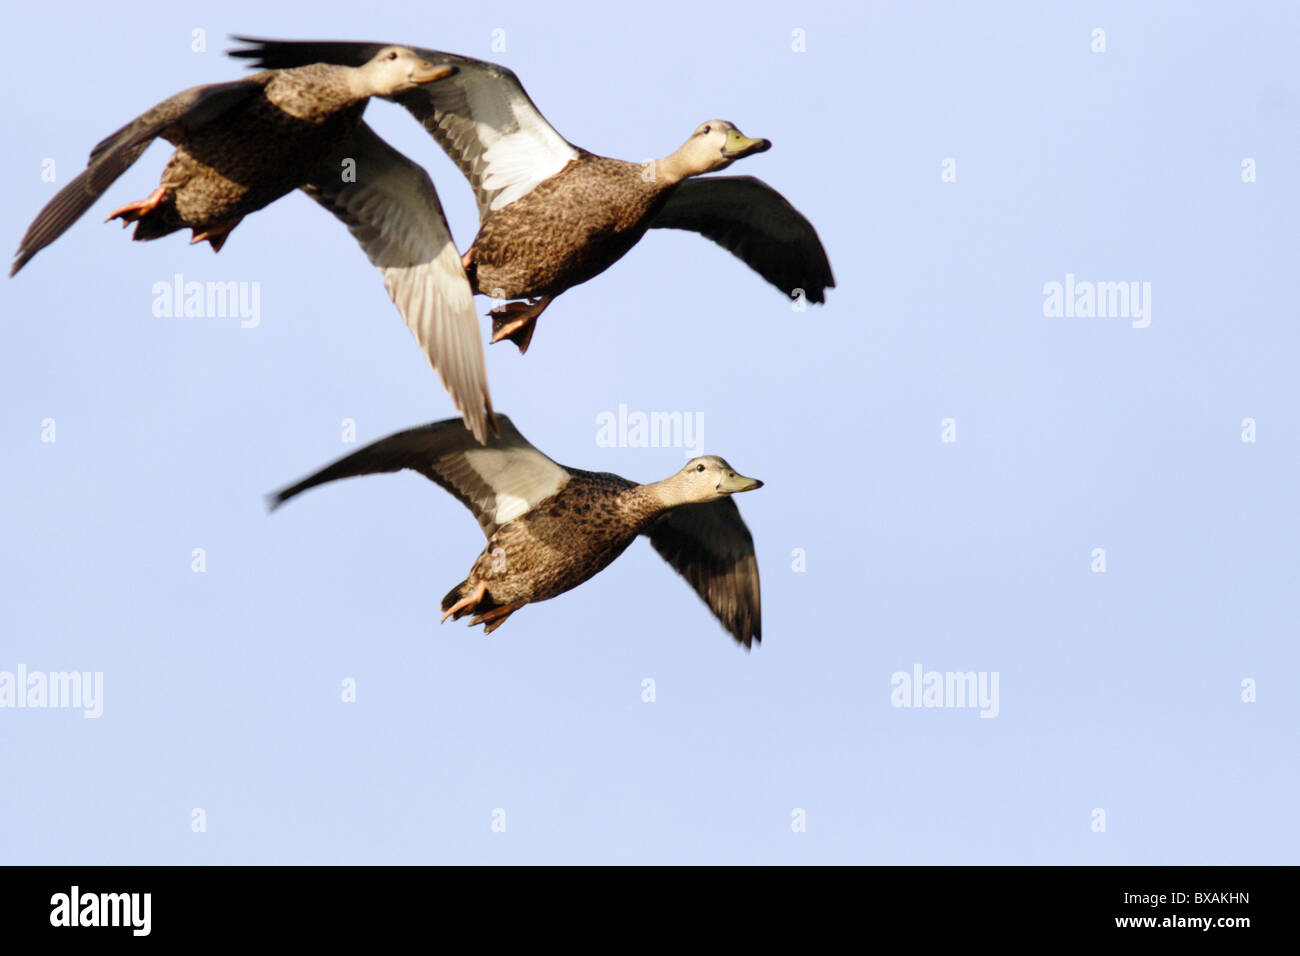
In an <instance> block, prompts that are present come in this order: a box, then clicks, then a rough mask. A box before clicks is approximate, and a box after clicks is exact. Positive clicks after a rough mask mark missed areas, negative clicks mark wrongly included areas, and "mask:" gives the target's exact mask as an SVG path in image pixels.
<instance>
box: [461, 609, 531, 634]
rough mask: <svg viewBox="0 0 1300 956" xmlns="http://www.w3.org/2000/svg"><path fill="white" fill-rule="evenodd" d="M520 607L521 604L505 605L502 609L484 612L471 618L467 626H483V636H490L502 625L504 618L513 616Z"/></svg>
mask: <svg viewBox="0 0 1300 956" xmlns="http://www.w3.org/2000/svg"><path fill="white" fill-rule="evenodd" d="M521 607H523V604H507V605H505V606H504V607H497V608H493V609H492V610H490V611H484V612H483V613H482V614H479V615H477V616H476V617H474V618H472V619H471V620H470V622H469V626H470V627H473V626H474V625H475V624H483V625H485V626H484V628H483V636H484V637H487V635H489V634H491V633H492V632H493V631H495V630H496V629H497V628H498V627H500V626H501V625H502V624H504V623H505V622H506V618H508V617H509V616H510V615H511V614H514V613H515V611H517V610H519V609H520V608H521Z"/></svg>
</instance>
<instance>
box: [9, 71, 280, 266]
mask: <svg viewBox="0 0 1300 956" xmlns="http://www.w3.org/2000/svg"><path fill="white" fill-rule="evenodd" d="M270 76H271V74H269V73H262V74H257V75H255V76H250V77H246V78H245V79H242V80H237V81H235V82H233V83H216V84H212V85H210V86H195V87H193V88H191V89H188V90H185V91H184V92H182V93H177V94H176V95H175V96H173V97H171V98H170V99H166V100H163V101H162V102H161V103H159V104H158V105H157V106H155V107H154V108H153V109H151V110H149V111H148V112H146V113H143V114H141V115H140V116H138V117H136V118H135V119H133V120H132V121H131V122H129V123H127V124H126V125H125V126H123V127H122V128H121V129H119V130H118V131H117V132H116V133H113V134H112V135H111V136H107V137H105V138H104V139H103V140H102V141H101V142H100V143H99V145H97V146H96V147H95V148H94V149H93V150H91V151H90V160H89V163H88V164H87V166H86V169H85V170H84V171H83V172H82V173H81V174H80V175H78V176H77V177H76V178H75V179H73V180H72V182H70V183H68V185H66V186H64V187H63V188H62V189H60V190H59V191H58V193H57V194H56V195H55V197H54V198H53V199H51V200H50V201H49V203H47V204H46V206H45V208H44V209H42V210H41V211H40V212H39V213H38V214H37V215H36V218H35V219H34V220H32V224H31V225H30V226H28V227H27V234H26V235H24V236H23V241H22V242H21V243H19V245H18V251H17V252H15V253H14V264H13V268H11V269H10V270H9V275H11V276H13V275H16V274H17V273H18V270H19V269H21V268H22V267H23V266H25V265H26V264H27V263H28V262H30V261H31V258H32V256H34V255H36V253H38V252H40V251H41V250H42V249H44V248H45V247H46V246H48V245H49V244H50V243H52V242H53V241H54V240H55V239H57V238H59V236H61V235H63V233H65V232H66V231H67V230H68V227H69V226H71V225H72V224H73V223H74V222H76V221H77V220H78V219H80V218H81V217H82V215H83V214H84V213H85V212H86V210H87V209H89V208H90V207H91V206H93V205H94V203H95V200H97V199H98V198H99V197H100V196H102V195H103V194H104V191H105V190H106V189H108V187H109V186H111V185H112V184H113V183H114V182H115V181H116V180H117V178H118V177H119V176H121V175H122V174H123V173H124V172H126V171H127V170H128V169H130V168H131V166H132V164H134V163H135V161H136V160H137V159H139V158H140V154H141V153H143V152H144V151H145V150H146V149H148V148H149V144H150V143H152V142H153V141H154V140H155V139H157V138H158V137H159V136H163V135H165V134H166V132H167V130H168V129H169V128H171V127H173V126H180V127H181V128H182V129H184V130H186V131H192V130H196V129H199V128H200V127H202V126H203V125H204V124H205V123H210V122H212V121H213V120H215V119H217V118H218V117H220V116H222V115H223V114H225V113H226V112H227V111H228V110H230V109H233V108H234V107H236V106H238V105H239V104H241V103H244V102H246V101H247V100H248V99H249V98H250V97H251V96H253V95H255V94H257V93H258V92H260V90H261V89H262V87H263V86H265V85H266V82H267V80H268V79H269V78H270Z"/></svg>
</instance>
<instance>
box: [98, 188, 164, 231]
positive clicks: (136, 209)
mask: <svg viewBox="0 0 1300 956" xmlns="http://www.w3.org/2000/svg"><path fill="white" fill-rule="evenodd" d="M166 195H167V187H166V186H159V187H158V188H157V189H155V190H154V191H153V192H151V193H150V194H149V195H148V196H146V197H145V198H144V199H141V200H140V201H139V202H129V203H127V204H126V205H125V206H123V207H122V208H121V209H118V210H115V211H114V212H111V213H109V216H108V218H107V219H105V220H104V222H112V221H113V220H114V219H121V220H122V228H123V229H125V228H126V227H127V226H128V225H129V224H130V223H133V222H135V221H136V220H137V219H141V218H143V217H144V216H147V215H148V214H149V213H151V212H153V211H154V210H155V209H157V208H158V206H159V205H160V204H161V203H162V201H163V198H164V197H165V196H166Z"/></svg>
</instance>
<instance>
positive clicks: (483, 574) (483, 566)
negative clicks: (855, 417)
mask: <svg viewBox="0 0 1300 956" xmlns="http://www.w3.org/2000/svg"><path fill="white" fill-rule="evenodd" d="M459 424H460V423H459V422H458V421H457V420H455V419H449V420H446V421H440V422H434V423H432V424H429V425H424V426H421V427H418V428H411V429H407V430H405V431H400V432H397V433H396V434H393V435H389V436H388V437H387V438H382V439H380V440H379V441H376V442H374V443H372V444H370V445H367V446H365V447H364V448H361V449H359V450H357V451H355V452H353V453H352V454H350V455H347V456H345V457H343V458H340V459H339V460H337V461H335V462H334V463H333V464H330V465H327V466H325V467H324V468H322V469H321V470H319V471H317V472H315V473H314V474H311V475H309V476H307V477H306V478H304V479H302V480H301V481H299V482H297V483H296V484H293V485H290V486H288V487H285V488H283V489H281V490H280V491H278V492H275V493H273V494H271V495H269V496H268V497H267V505H268V508H269V510H270V511H275V510H276V509H277V508H279V507H280V506H281V505H283V504H284V503H285V502H287V501H289V500H290V499H291V498H294V497H296V496H297V495H300V494H302V493H303V492H304V491H307V490H308V489H310V488H315V487H316V486H317V485H322V484H325V483H327V482H331V481H338V480H340V479H343V478H353V477H357V476H359V475H372V474H380V473H391V472H398V471H402V470H404V469H409V470H411V471H414V472H417V473H419V474H421V475H423V476H424V477H425V478H427V479H429V480H430V481H432V482H434V483H435V484H437V485H440V486H441V487H442V488H444V489H446V490H447V491H448V492H450V493H451V494H452V495H454V496H455V497H456V498H457V499H458V500H459V501H460V502H461V503H462V504H463V505H465V506H466V507H467V508H469V510H470V511H471V512H472V513H473V515H474V517H475V518H476V519H477V520H478V523H479V527H480V528H482V530H483V533H484V535H485V536H486V537H487V544H486V545H485V547H484V548H483V550H482V552H481V553H480V554H479V555H478V557H477V558H476V559H475V561H474V563H473V565H472V566H471V567H470V570H469V574H468V575H467V576H466V577H465V579H464V580H463V581H461V582H460V583H459V584H457V585H456V586H455V587H453V588H452V589H451V590H450V591H448V592H447V594H446V595H445V596H444V597H443V599H442V602H441V610H442V612H443V615H442V621H444V622H445V621H446V620H447V619H448V618H451V619H453V620H459V619H460V618H462V617H464V616H466V615H469V614H472V615H473V618H472V619H471V620H470V622H469V623H470V626H471V627H472V626H475V625H480V624H481V625H483V633H484V634H490V633H492V632H493V631H494V630H496V629H497V628H498V627H500V626H501V625H502V624H504V623H505V622H506V620H507V619H508V618H509V617H510V616H511V615H512V614H514V613H515V612H516V611H518V610H519V609H520V608H522V607H524V606H525V605H528V604H535V603H537V602H539V601H546V600H549V599H551V598H553V597H556V596H558V595H560V594H563V593H565V592H566V591H570V590H572V589H573V588H576V587H577V586H578V585H580V584H583V583H584V582H586V581H587V580H589V579H590V578H592V577H594V576H595V575H596V574H598V573H599V572H601V571H602V570H604V569H605V568H606V567H608V566H609V565H610V563H612V562H613V561H614V559H615V558H617V557H618V556H619V555H620V554H622V553H623V552H624V551H625V550H626V549H627V548H628V546H629V545H631V544H632V542H633V541H634V540H636V538H637V537H638V536H641V535H644V536H645V537H647V538H649V539H650V544H651V546H652V547H654V549H655V550H656V551H657V552H658V553H659V555H660V556H661V557H663V558H664V560H665V561H667V562H668V563H669V564H670V565H671V566H672V567H673V568H674V569H675V570H676V571H677V572H678V573H679V574H681V575H682V576H683V577H684V578H685V579H686V581H687V582H688V583H689V584H690V585H691V587H692V588H694V589H695V591H696V593H697V594H699V596H700V597H701V598H702V599H703V600H704V602H705V603H706V604H707V605H708V606H709V609H710V610H711V611H712V612H713V615H714V616H715V617H716V618H717V619H718V621H719V622H721V624H722V626H723V627H724V628H725V629H726V631H727V632H728V633H730V634H731V636H732V638H734V639H735V641H736V642H737V643H738V644H740V645H743V646H744V647H745V648H746V649H747V650H748V649H750V648H752V647H753V645H754V644H755V643H758V642H760V641H761V640H762V625H761V606H760V595H759V580H758V562H757V559H756V557H755V554H754V539H753V536H752V535H751V534H750V531H749V528H748V527H747V526H746V525H745V522H744V520H743V519H742V518H741V516H740V510H739V509H738V508H737V507H736V503H735V501H733V500H732V496H733V495H736V494H740V493H742V492H746V491H753V490H755V489H758V488H761V487H763V483H762V482H761V481H759V480H757V479H755V478H747V477H745V476H744V475H741V474H739V473H738V472H737V471H736V470H735V469H734V468H732V467H731V465H729V464H727V462H726V460H725V459H722V458H719V457H717V456H715V455H703V456H699V457H695V458H692V459H691V460H690V461H689V462H687V463H686V465H685V467H683V468H682V469H681V470H680V471H678V472H677V473H675V474H673V475H671V476H669V477H668V478H665V479H663V480H662V481H656V482H652V483H650V484H637V483H636V482H633V481H629V480H628V479H626V478H622V477H620V476H619V475H614V474H608V473H600V472H591V471H582V470H579V469H577V468H568V467H565V466H562V465H559V464H556V462H554V461H553V460H551V459H550V458H549V457H547V456H546V455H545V454H543V453H542V452H540V451H538V450H537V449H536V448H535V447H533V445H531V444H530V443H529V442H528V441H527V439H525V438H524V437H523V435H521V434H520V433H519V431H518V429H516V428H515V426H514V424H513V423H512V422H511V421H510V419H509V418H508V417H507V416H505V415H500V414H499V415H497V424H498V431H497V433H496V434H494V435H493V436H492V437H491V438H490V439H489V441H488V442H487V444H486V445H480V444H479V443H477V442H476V441H474V440H473V438H472V436H471V435H469V433H468V432H467V431H466V430H465V429H464V428H461V427H459Z"/></svg>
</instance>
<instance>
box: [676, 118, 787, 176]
mask: <svg viewBox="0 0 1300 956" xmlns="http://www.w3.org/2000/svg"><path fill="white" fill-rule="evenodd" d="M771 148H772V143H771V142H770V141H769V140H766V139H751V138H750V137H748V136H746V135H745V134H744V133H742V132H741V131H740V130H738V129H736V127H735V125H734V124H732V123H728V122H727V121H726V120H716V119H715V120H709V121H708V122H707V123H701V124H700V125H699V126H697V127H696V128H695V132H694V133H692V134H691V138H690V139H688V140H687V141H686V142H684V143H683V144H682V145H681V146H679V147H678V148H677V150H676V151H675V152H673V153H672V154H671V155H669V156H666V157H664V158H663V159H661V160H659V162H658V164H657V166H658V173H659V175H660V176H661V177H662V178H663V179H664V181H666V182H680V181H681V180H683V179H685V178H686V177H688V176H698V175H700V174H701V173H712V172H716V171H717V170H719V169H726V168H727V167H728V166H730V165H731V164H732V163H734V162H735V161H736V160H738V159H742V158H744V157H745V156H749V155H751V154H753V153H762V152H766V151H767V150H769V149H771Z"/></svg>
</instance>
